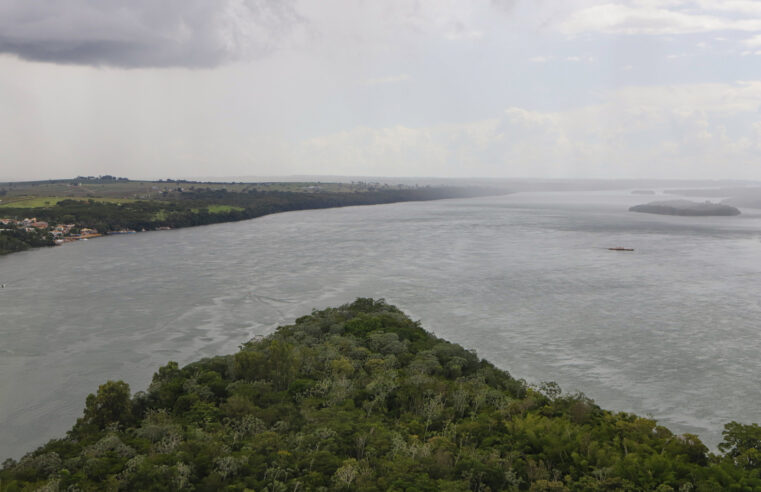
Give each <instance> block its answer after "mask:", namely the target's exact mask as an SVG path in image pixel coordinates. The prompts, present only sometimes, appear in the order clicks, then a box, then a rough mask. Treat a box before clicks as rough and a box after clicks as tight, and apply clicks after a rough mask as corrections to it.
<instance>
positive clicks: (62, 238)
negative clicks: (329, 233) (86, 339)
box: [0, 176, 507, 254]
mask: <svg viewBox="0 0 761 492" xmlns="http://www.w3.org/2000/svg"><path fill="white" fill-rule="evenodd" d="M505 193H507V192H506V191H505V190H503V189H496V188H484V187H455V186H437V187H429V186H425V187H414V186H401V185H397V186H392V185H388V184H380V183H364V182H357V183H351V184H349V183H201V182H190V181H183V180H168V181H156V182H146V181H131V180H128V179H126V178H115V177H113V176H99V177H84V178H83V177H79V178H77V179H73V180H58V181H42V182H30V183H4V184H0V254H7V253H12V252H16V251H23V250H25V249H29V248H33V247H40V246H54V245H56V244H62V243H64V242H69V241H73V240H77V239H89V238H92V237H96V236H100V235H106V234H116V233H131V232H140V231H152V230H157V229H176V228H180V227H189V226H197V225H206V224H214V223H219V222H233V221H239V220H246V219H253V218H256V217H261V216H264V215H269V214H273V213H278V212H289V211H294V210H309V209H321V208H332V207H346V206H352V205H377V204H385V203H395V202H408V201H424V200H439V199H444V198H467V197H475V196H485V195H498V194H505Z"/></svg>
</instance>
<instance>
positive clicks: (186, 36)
mask: <svg viewBox="0 0 761 492" xmlns="http://www.w3.org/2000/svg"><path fill="white" fill-rule="evenodd" d="M299 22H301V20H300V18H299V16H298V14H296V12H295V10H294V8H293V4H292V2H291V1H288V0H163V1H159V0H130V1H118V0H60V1H56V0H5V1H3V2H0V53H9V54H14V55H16V56H19V57H20V58H23V59H26V60H35V61H46V62H53V63H62V64H79V65H96V66H98V65H108V66H117V67H212V66H215V65H219V64H220V63H224V62H227V61H232V60H236V59H241V58H249V57H258V56H263V55H265V54H267V53H269V52H270V51H272V50H273V49H274V48H275V47H276V46H277V44H278V43H279V42H280V41H281V40H282V39H283V37H284V36H286V35H287V34H288V33H289V32H291V31H292V29H293V27H294V26H295V25H297V24H298V23H299Z"/></svg>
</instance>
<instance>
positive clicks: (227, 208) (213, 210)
mask: <svg viewBox="0 0 761 492" xmlns="http://www.w3.org/2000/svg"><path fill="white" fill-rule="evenodd" d="M206 208H207V209H208V210H209V213H210V214H219V213H223V212H232V211H233V210H237V211H239V212H241V211H243V210H245V209H244V208H243V207H234V206H232V205H209V206H208V207H206ZM191 210H192V211H193V212H196V213H198V212H199V211H200V210H201V209H200V208H193V209H191Z"/></svg>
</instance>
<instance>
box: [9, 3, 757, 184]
mask: <svg viewBox="0 0 761 492" xmlns="http://www.w3.org/2000/svg"><path fill="white" fill-rule="evenodd" d="M98 174H114V175H118V176H127V177H131V178H139V177H151V178H154V177H155V178H167V177H189V176H242V175H250V176H253V175H262V176H272V175H289V174H310V175H314V174H334V175H362V176H444V177H463V176H478V177H491V176H494V177H557V178H563V177H579V178H647V177H653V178H734V179H761V1H757V0H626V1H604V0H603V1H596V0H483V1H478V0H467V1H447V0H418V1H414V0H403V1H401V0H400V1H397V0H365V1H362V0H343V1H331V0H327V1H325V0H321V1H316V0H315V1H298V0H297V1H293V2H288V1H285V0H253V1H249V0H164V1H159V0H130V1H127V0H124V1H115V0H2V1H0V178H5V179H48V178H63V177H73V176H76V175H98Z"/></svg>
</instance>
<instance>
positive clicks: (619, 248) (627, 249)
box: [608, 246, 634, 251]
mask: <svg viewBox="0 0 761 492" xmlns="http://www.w3.org/2000/svg"><path fill="white" fill-rule="evenodd" d="M608 249H609V250H610V251H634V248H624V247H621V246H616V247H615V248H608Z"/></svg>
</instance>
